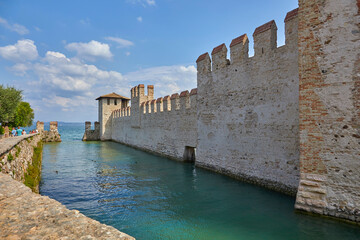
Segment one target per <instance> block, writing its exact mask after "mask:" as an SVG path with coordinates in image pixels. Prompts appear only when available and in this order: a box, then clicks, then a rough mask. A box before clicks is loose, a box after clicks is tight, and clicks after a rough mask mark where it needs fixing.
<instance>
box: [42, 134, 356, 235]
mask: <svg viewBox="0 0 360 240" xmlns="http://www.w3.org/2000/svg"><path fill="white" fill-rule="evenodd" d="M81 130H82V128H81ZM73 132H76V131H73ZM72 134H73V133H72ZM65 137H66V136H65ZM66 139H67V140H66V141H63V143H61V144H58V145H57V146H55V145H54V146H53V145H45V147H44V157H43V179H42V185H41V188H40V190H41V193H42V194H44V195H48V196H50V197H53V198H55V199H57V200H58V201H60V202H62V203H64V204H66V205H67V207H69V208H76V209H79V210H80V211H81V212H83V213H84V214H85V215H87V216H90V217H92V218H95V219H97V220H99V221H100V222H103V223H106V224H109V225H112V226H114V227H116V228H118V229H119V230H121V231H124V232H126V233H128V234H130V235H133V236H135V237H136V238H137V239H359V236H360V228H359V227H357V226H352V225H349V224H343V223H339V222H337V221H333V220H329V219H325V218H319V217H312V216H307V215H302V214H296V213H294V210H293V209H294V208H293V206H294V198H291V197H288V196H285V195H282V194H278V193H275V192H272V191H268V190H266V189H263V188H259V187H255V186H252V185H248V184H245V183H241V182H239V181H236V180H233V179H230V178H228V177H225V176H221V175H218V174H216V173H212V172H208V171H205V170H203V169H197V168H195V167H194V166H193V165H191V164H182V163H178V162H174V161H172V160H168V159H165V158H161V157H157V156H153V155H150V154H147V153H144V152H141V151H138V150H134V149H131V148H128V147H125V146H122V145H120V144H117V143H112V142H100V143H96V142H91V143H84V142H81V141H79V140H72V139H76V137H74V136H73V137H68V138H66ZM54 169H57V170H58V171H59V172H58V174H55V173H54V171H53V170H54Z"/></svg>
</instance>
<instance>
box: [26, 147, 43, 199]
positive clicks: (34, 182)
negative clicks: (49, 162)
mask: <svg viewBox="0 0 360 240" xmlns="http://www.w3.org/2000/svg"><path fill="white" fill-rule="evenodd" d="M42 149H43V143H42V142H41V141H40V142H39V143H38V144H37V146H36V147H34V154H33V158H32V163H31V165H29V167H28V169H27V172H26V173H25V181H24V184H25V185H26V186H28V187H29V188H31V190H32V191H33V192H36V193H39V183H40V179H41V161H42Z"/></svg>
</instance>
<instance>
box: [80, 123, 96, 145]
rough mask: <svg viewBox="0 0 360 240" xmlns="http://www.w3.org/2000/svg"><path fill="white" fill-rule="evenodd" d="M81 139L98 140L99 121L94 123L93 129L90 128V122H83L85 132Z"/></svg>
mask: <svg viewBox="0 0 360 240" xmlns="http://www.w3.org/2000/svg"><path fill="white" fill-rule="evenodd" d="M82 140H83V141H98V140H100V123H99V122H95V123H94V129H91V122H85V132H84V135H83V138H82Z"/></svg>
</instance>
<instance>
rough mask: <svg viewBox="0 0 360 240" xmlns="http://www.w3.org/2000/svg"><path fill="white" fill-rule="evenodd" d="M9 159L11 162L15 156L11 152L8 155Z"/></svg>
mask: <svg viewBox="0 0 360 240" xmlns="http://www.w3.org/2000/svg"><path fill="white" fill-rule="evenodd" d="M7 160H8V162H11V161H12V160H14V156H13V155H12V154H11V153H9V155H8V156H7Z"/></svg>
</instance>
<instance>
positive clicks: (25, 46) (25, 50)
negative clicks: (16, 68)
mask: <svg viewBox="0 0 360 240" xmlns="http://www.w3.org/2000/svg"><path fill="white" fill-rule="evenodd" d="M0 56H2V57H3V58H5V59H7V60H10V61H14V62H25V61H28V60H35V59H36V58H37V57H38V51H37V48H36V46H35V44H34V41H32V40H30V39H25V40H19V41H17V43H15V44H14V45H8V46H5V47H0Z"/></svg>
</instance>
